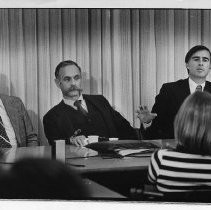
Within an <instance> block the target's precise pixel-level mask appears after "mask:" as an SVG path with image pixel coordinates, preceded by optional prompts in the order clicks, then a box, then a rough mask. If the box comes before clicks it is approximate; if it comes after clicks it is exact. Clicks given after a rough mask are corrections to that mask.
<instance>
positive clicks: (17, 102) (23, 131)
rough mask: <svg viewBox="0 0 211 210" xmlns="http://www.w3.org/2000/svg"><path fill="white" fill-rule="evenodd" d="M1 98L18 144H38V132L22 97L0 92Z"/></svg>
mask: <svg viewBox="0 0 211 210" xmlns="http://www.w3.org/2000/svg"><path fill="white" fill-rule="evenodd" d="M0 98H1V100H2V103H3V104H4V107H5V110H6V112H7V115H8V117H9V119H10V122H11V124H12V127H13V129H14V132H15V137H16V140H17V144H18V146H19V147H26V146H37V145H38V140H37V134H36V133H35V131H34V129H33V126H32V123H31V120H30V118H29V115H28V113H27V111H26V108H25V106H24V105H23V102H22V101H21V99H20V98H17V97H14V96H7V95H3V94H0Z"/></svg>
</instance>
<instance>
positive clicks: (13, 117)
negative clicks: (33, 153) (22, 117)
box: [0, 95, 20, 143]
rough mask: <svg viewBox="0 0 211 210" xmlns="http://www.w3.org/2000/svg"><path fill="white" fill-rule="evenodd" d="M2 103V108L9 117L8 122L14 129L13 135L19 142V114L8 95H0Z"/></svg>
mask: <svg viewBox="0 0 211 210" xmlns="http://www.w3.org/2000/svg"><path fill="white" fill-rule="evenodd" d="M0 98H1V100H2V103H3V104H4V108H5V110H6V112H7V115H8V117H9V119H10V122H11V124H12V127H13V129H14V132H15V136H16V140H17V142H18V143H20V136H19V133H20V132H19V126H18V125H19V122H18V121H19V116H18V112H17V109H16V108H15V106H12V105H11V102H12V101H11V100H9V99H8V97H4V96H2V95H1V96H0Z"/></svg>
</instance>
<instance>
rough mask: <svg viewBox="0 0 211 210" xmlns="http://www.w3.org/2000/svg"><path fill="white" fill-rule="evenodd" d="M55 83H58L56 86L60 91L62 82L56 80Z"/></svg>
mask: <svg viewBox="0 0 211 210" xmlns="http://www.w3.org/2000/svg"><path fill="white" fill-rule="evenodd" d="M54 82H55V83H56V86H57V87H58V88H59V89H60V84H61V82H60V80H59V79H54Z"/></svg>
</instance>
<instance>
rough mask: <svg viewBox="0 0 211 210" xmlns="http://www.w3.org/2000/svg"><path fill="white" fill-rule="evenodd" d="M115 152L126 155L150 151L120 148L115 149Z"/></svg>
mask: <svg viewBox="0 0 211 210" xmlns="http://www.w3.org/2000/svg"><path fill="white" fill-rule="evenodd" d="M116 152H117V153H118V154H119V155H122V156H126V155H130V154H137V153H146V152H152V150H151V149H143V148H141V149H121V150H116Z"/></svg>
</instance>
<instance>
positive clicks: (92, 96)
mask: <svg viewBox="0 0 211 210" xmlns="http://www.w3.org/2000/svg"><path fill="white" fill-rule="evenodd" d="M83 96H84V98H85V99H86V98H89V99H91V100H98V101H102V102H105V101H106V102H107V99H106V98H105V97H104V96H103V95H100V94H99V95H86V94H83Z"/></svg>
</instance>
